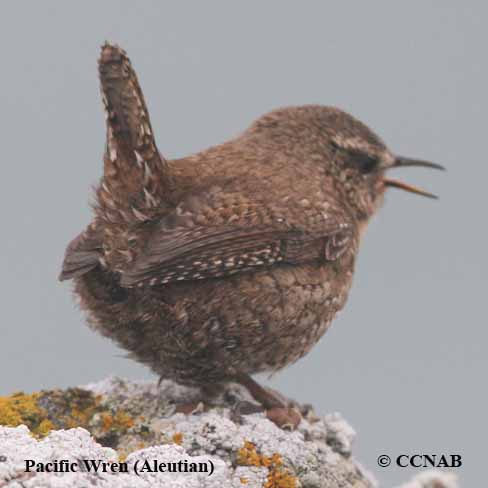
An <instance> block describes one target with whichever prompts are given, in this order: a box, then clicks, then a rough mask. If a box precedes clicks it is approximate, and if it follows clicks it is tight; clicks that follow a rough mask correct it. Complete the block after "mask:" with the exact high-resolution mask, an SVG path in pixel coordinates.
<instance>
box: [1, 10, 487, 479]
mask: <svg viewBox="0 0 488 488" xmlns="http://www.w3.org/2000/svg"><path fill="white" fill-rule="evenodd" d="M487 14H488V11H487V7H486V2H481V1H479V2H478V1H466V2H459V1H442V2H441V1H426V0H422V1H409V2H391V1H387V0H384V1H372V2H359V1H358V2H351V1H341V2H339V1H321V2H319V1H316V2H312V1H303V2H287V1H279V2H278V1H268V2H262V1H259V2H258V1H249V0H247V1H246V2H228V1H206V2H196V1H195V2H185V1H179V2H149V1H144V2H127V1H125V2H115V1H105V2H94V1H92V2H76V3H75V2H60V1H44V2H35V1H31V2H22V1H15V2H13V1H12V2H8V1H6V2H2V3H1V6H0V46H1V47H0V52H1V81H0V86H1V88H2V89H1V90H0V126H1V134H2V177H1V178H0V200H1V201H0V205H1V207H0V208H1V220H2V227H1V244H0V269H1V274H2V278H1V280H0V287H1V289H0V292H1V294H0V296H1V297H2V299H1V307H2V316H3V320H2V322H3V326H2V335H1V339H0V394H9V393H11V392H13V391H17V390H21V389H22V390H26V391H32V390H38V389H40V388H52V387H66V386H68V385H78V384H83V383H87V382H90V381H94V380H97V379H101V378H103V377H105V376H107V375H108V374H111V373H113V374H117V375H122V376H126V377H130V378H150V377H151V375H150V373H149V372H148V370H146V369H145V368H143V367H141V366H139V365H137V364H136V363H134V362H133V361H130V360H127V359H125V358H124V357H123V354H124V353H123V352H122V351H120V350H118V349H116V348H115V347H114V346H113V345H112V344H111V343H110V341H108V340H106V339H103V338H102V337H99V336H98V335H96V334H95V333H93V332H92V331H90V330H89V329H88V328H87V327H86V326H85V323H84V318H83V316H82V314H81V313H80V312H79V311H78V310H77V308H76V306H75V305H74V303H73V300H72V297H71V293H70V285H69V284H60V283H58V282H57V280H56V277H57V274H58V272H59V269H60V264H61V259H62V256H63V253H64V249H65V246H66V244H67V242H68V241H69V240H70V239H71V238H72V237H74V236H75V235H76V234H77V233H78V232H79V231H80V230H81V229H82V228H83V226H84V225H85V224H86V223H87V222H88V221H89V219H90V210H89V206H88V201H89V197H90V189H91V185H92V184H93V183H95V182H96V181H97V179H98V178H99V176H100V175H101V171H102V151H103V145H104V125H103V124H104V119H103V114H102V107H101V102H100V96H99V91H98V80H97V70H96V60H97V58H98V55H99V46H100V44H101V43H102V42H103V41H104V40H105V39H108V40H111V41H114V42H118V43H120V44H121V45H122V46H123V47H124V48H125V49H126V50H127V51H128V54H129V55H130V56H131V59H132V61H133V64H134V67H135V68H136V70H137V72H138V74H139V80H140V82H141V84H142V87H143V89H144V92H145V95H146V99H147V102H148V105H149V109H150V112H151V115H152V122H153V126H154V129H155V132H156V134H157V140H158V145H159V148H160V150H161V151H162V152H163V154H164V155H165V156H166V157H168V158H173V157H178V156H182V155H185V154H188V153H190V152H195V151H198V150H200V149H203V148H205V147H206V146H209V145H213V144H215V143H219V142H222V141H224V140H225V139H227V138H229V137H231V136H233V135H234V134H236V133H238V132H240V131H241V130H243V129H244V128H245V127H246V126H247V125H249V124H250V122H251V121H252V120H253V119H254V118H256V117H257V116H259V115H260V114H262V113H264V112H266V111H268V110H270V109H272V108H276V107H278V106H282V105H291V104H302V103H321V104H326V105H336V106H339V107H341V108H343V109H345V110H347V111H349V112H351V113H352V114H354V115H355V116H357V117H358V118H359V119H361V120H362V121H364V122H365V123H367V124H368V125H370V126H371V127H372V128H373V129H374V130H375V131H377V132H378V133H379V134H380V136H382V137H383V138H384V140H385V141H386V142H387V144H388V145H389V146H390V148H392V150H394V151H396V152H398V153H400V154H404V155H407V156H412V157H419V158H424V159H431V160H432V161H436V162H439V163H442V164H444V165H446V166H447V167H448V168H449V172H448V173H446V174H441V173H435V172H429V171H424V170H422V169H413V168H412V169H408V170H407V169H405V170H403V171H402V172H401V174H400V172H398V175H397V176H398V177H401V178H402V179H404V180H406V181H409V182H412V183H417V184H419V185H422V186H423V187H425V188H427V189H431V190H433V191H435V192H437V193H439V194H440V195H441V200H440V201H438V202H433V201H429V200H426V199H422V198H420V197H416V196H413V195H409V194H406V193H402V192H399V191H395V190H391V191H390V193H389V194H388V196H387V201H386V204H385V207H384V208H383V209H382V211H381V212H380V213H379V215H378V216H377V217H376V219H375V221H374V222H373V223H372V225H371V226H370V228H369V230H368V233H367V234H366V236H365V239H364V242H363V246H362V249H361V253H360V259H359V263H358V267H357V270H356V276H355V285H354V288H353V291H352V294H351V296H350V300H349V303H348V306H347V307H346V309H345V311H343V313H342V314H341V315H340V317H339V318H338V319H337V320H336V321H335V322H334V324H333V326H332V329H331V330H330V331H329V332H328V333H327V335H326V336H325V337H324V338H323V339H322V341H321V342H320V343H319V344H318V345H317V346H316V347H315V349H314V350H313V351H312V352H311V353H310V354H309V355H308V356H307V357H306V358H304V359H303V360H301V361H300V362H299V363H298V364H296V365H295V366H293V367H291V368H289V369H287V370H285V371H283V372H281V373H279V374H278V375H277V376H276V377H274V378H272V379H271V381H270V382H269V384H271V385H272V386H274V387H276V388H278V389H280V390H281V391H282V392H283V393H285V394H287V395H288V396H291V397H295V398H298V399H300V400H301V401H303V402H311V403H313V404H314V405H315V407H316V409H317V410H318V411H319V412H322V413H325V412H330V411H336V410H338V411H340V412H342V413H343V414H344V416H345V417H346V418H347V420H348V421H349V422H350V423H351V424H352V425H353V426H354V428H355V429H356V430H357V432H358V438H357V441H356V449H355V454H356V456H357V458H358V459H359V460H360V461H361V462H363V464H364V465H366V466H367V467H368V468H369V469H370V470H372V471H373V472H374V473H375V475H376V476H377V477H378V479H379V480H380V481H381V484H382V486H385V487H388V486H392V485H394V484H395V483H399V482H400V481H403V480H406V479H407V478H409V477H410V476H411V475H412V474H413V470H412V471H410V470H407V469H400V468H396V467H393V466H391V467H389V468H385V469H382V468H379V467H377V465H376V458H377V457H378V456H379V455H380V454H389V455H391V456H392V457H393V456H395V457H396V456H397V455H399V454H403V453H406V454H414V453H437V454H443V453H445V454H450V453H460V454H462V455H463V461H464V468H463V469H462V471H461V470H460V471H459V472H460V473H461V474H462V480H463V485H462V486H463V487H468V486H481V484H482V481H481V480H482V477H484V479H485V482H486V469H485V465H486V434H487V432H486V431H487V428H486V427H487V421H486V411H487V391H486V390H487V365H488V361H487V354H486V344H487V339H488V334H487V325H486V324H487V323H488V322H487V320H486V316H487V313H486V302H485V300H486V291H487V286H486V285H487V272H488V269H487V258H486V249H487V230H486V228H487V224H486V222H487V217H486V189H487V177H488V171H487V161H486V158H487V154H486V140H487V137H486V130H487V123H486V109H487V103H486V102H487V96H486V89H487V85H488V83H487V81H488V80H487V78H488V77H487V51H486V50H487V46H488V34H487V29H486V22H487Z"/></svg>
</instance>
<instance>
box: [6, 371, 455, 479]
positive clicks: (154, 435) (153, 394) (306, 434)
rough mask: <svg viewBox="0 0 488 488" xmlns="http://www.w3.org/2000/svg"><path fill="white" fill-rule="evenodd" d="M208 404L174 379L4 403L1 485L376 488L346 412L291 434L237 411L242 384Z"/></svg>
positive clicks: (104, 384) (244, 397)
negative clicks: (47, 468) (72, 468)
mask: <svg viewBox="0 0 488 488" xmlns="http://www.w3.org/2000/svg"><path fill="white" fill-rule="evenodd" d="M200 400H201V398H200V396H199V392H198V390H195V389H190V388H186V387H181V386H179V385H176V384H175V383H172V382H170V381H163V382H162V383H161V385H159V386H158V385H157V384H155V383H150V382H130V381H126V380H121V379H118V378H109V379H107V380H104V381H101V382H99V383H95V384H90V385H87V386H85V387H82V388H72V389H68V390H65V391H61V390H54V391H44V392H40V393H35V394H33V395H25V394H21V393H19V394H16V395H12V396H11V397H6V398H2V399H0V424H3V425H4V427H0V486H2V487H3V486H7V487H9V488H20V486H23V487H25V488H31V487H32V488H33V487H34V486H35V487H55V488H56V487H59V488H64V487H81V486H92V485H96V486H101V487H104V488H106V487H134V488H138V487H158V486H165V487H180V486H181V487H183V486H184V487H189V488H193V487H214V486H215V487H219V488H220V487H223V488H226V487H233V488H236V487H240V488H242V487H244V488H254V487H256V488H257V487H265V488H300V487H302V488H321V487H327V488H339V487H340V488H347V487H354V488H370V487H373V486H375V482H374V481H373V479H372V477H371V476H370V475H369V474H368V473H367V472H365V471H364V470H363V469H362V468H361V467H360V465H359V464H358V463H356V461H355V460H354V458H353V457H352V455H351V445H352V440H353V437H354V431H353V430H352V429H351V427H350V426H349V425H348V424H347V423H346V422H345V421H344V420H343V419H342V417H341V416H340V415H338V414H333V415H327V416H325V417H324V418H318V417H316V416H315V415H313V413H310V414H309V415H307V416H306V418H304V419H303V420H302V421H301V423H300V425H299V427H298V429H297V430H295V431H285V430H281V429H279V428H278V427H276V425H274V424H273V423H272V422H270V421H269V420H268V419H267V418H266V417H265V415H264V414H263V413H253V414H248V415H241V414H239V413H237V412H238V409H236V408H235V405H236V403H237V402H241V404H242V402H252V398H250V397H249V394H248V393H247V391H246V390H245V389H243V388H242V387H240V386H239V385H229V386H228V388H227V389H226V390H225V391H224V392H222V394H221V395H220V396H218V397H216V398H214V399H213V400H212V405H211V406H208V405H203V404H199V401H200ZM180 403H185V404H189V403H193V404H194V405H195V406H196V408H195V409H194V410H195V411H194V413H192V414H191V415H185V414H183V413H178V412H177V410H178V408H177V405H178V404H180ZM251 410H252V409H251ZM2 456H3V457H2ZM26 459H32V460H34V461H35V462H36V463H46V462H49V461H51V462H52V461H54V460H58V461H59V460H66V463H68V461H69V462H74V463H77V466H78V465H79V466H81V469H79V470H78V471H77V472H62V473H46V472H43V473H37V472H35V467H33V468H32V469H33V471H32V472H30V473H26V472H25V470H26V464H25V460H26ZM84 460H94V461H96V462H98V461H104V462H107V463H108V462H111V463H116V464H114V466H115V467H116V466H119V467H120V466H121V467H122V468H123V467H124V466H126V468H127V472H119V473H111V472H110V470H109V471H108V472H100V471H98V472H96V473H95V472H93V470H91V472H87V469H86V466H85V464H84V463H85V461H84ZM145 462H147V463H148V465H147V466H148V467H149V468H151V466H153V467H154V463H156V467H157V466H159V463H166V464H165V467H167V466H175V465H174V463H176V464H178V462H180V468H181V467H182V466H183V468H184V465H185V466H187V468H188V467H190V468H191V466H203V465H204V464H205V463H207V464H206V466H207V467H208V466H210V467H211V470H212V473H211V474H209V473H208V472H178V473H177V472H151V469H147V470H146V469H143V470H142V471H141V470H140V467H141V466H143V467H144V466H145V464H144V463H145ZM117 463H119V464H117ZM120 463H121V464H120ZM171 463H173V464H171ZM182 463H183V464H182ZM100 466H102V465H100ZM138 466H139V468H138ZM83 468H84V469H83ZM136 471H137V472H136ZM158 471H160V470H159V469H158ZM163 471H164V469H163ZM20 483H22V485H21V484H20ZM408 486H409V485H408ZM417 486H418V487H422V488H424V487H429V488H430V485H428V484H425V483H424V484H423V485H422V484H418V485H412V487H415V488H417ZM433 486H436V485H433ZM439 486H443V485H439ZM446 487H447V488H451V485H446Z"/></svg>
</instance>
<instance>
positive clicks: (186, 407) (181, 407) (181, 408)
mask: <svg viewBox="0 0 488 488" xmlns="http://www.w3.org/2000/svg"><path fill="white" fill-rule="evenodd" d="M206 410H208V405H205V403H203V402H188V403H177V404H176V405H175V409H174V413H184V414H185V415H196V414H198V413H202V412H205V411H206Z"/></svg>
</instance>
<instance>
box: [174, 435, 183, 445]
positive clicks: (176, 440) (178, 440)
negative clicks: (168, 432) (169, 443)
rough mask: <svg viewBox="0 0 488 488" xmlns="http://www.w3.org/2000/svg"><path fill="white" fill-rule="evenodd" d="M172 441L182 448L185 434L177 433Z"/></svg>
mask: <svg viewBox="0 0 488 488" xmlns="http://www.w3.org/2000/svg"><path fill="white" fill-rule="evenodd" d="M172 439H173V442H174V443H175V444H178V445H179V446H181V443H182V442H183V434H182V433H181V432H175V433H174V434H173V437H172Z"/></svg>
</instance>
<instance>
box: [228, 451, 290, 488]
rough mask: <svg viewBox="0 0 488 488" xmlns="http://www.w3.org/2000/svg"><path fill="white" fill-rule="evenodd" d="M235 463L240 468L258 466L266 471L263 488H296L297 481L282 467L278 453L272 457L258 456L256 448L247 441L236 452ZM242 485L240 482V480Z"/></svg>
mask: <svg viewBox="0 0 488 488" xmlns="http://www.w3.org/2000/svg"><path fill="white" fill-rule="evenodd" d="M237 463H238V464H240V465H242V466H258V467H265V468H267V469H268V477H267V479H266V483H265V484H264V488H296V486H297V479H296V477H295V476H293V475H291V474H290V473H289V472H288V470H287V469H285V468H284V467H283V460H282V459H281V456H280V455H279V454H278V453H274V454H273V455H272V456H265V455H263V454H260V453H259V452H258V451H257V449H256V446H255V445H254V444H253V443H252V442H249V441H246V442H245V443H244V447H241V448H240V449H239V450H238V451H237ZM241 483H242V480H241Z"/></svg>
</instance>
